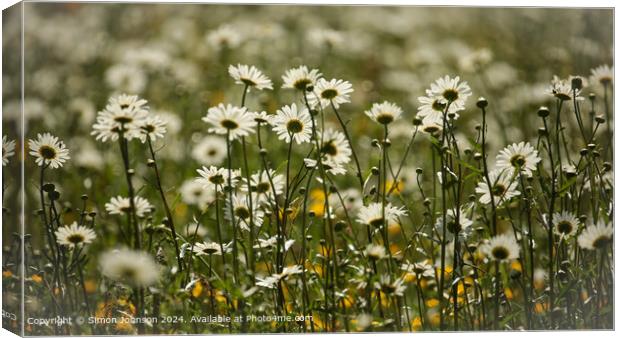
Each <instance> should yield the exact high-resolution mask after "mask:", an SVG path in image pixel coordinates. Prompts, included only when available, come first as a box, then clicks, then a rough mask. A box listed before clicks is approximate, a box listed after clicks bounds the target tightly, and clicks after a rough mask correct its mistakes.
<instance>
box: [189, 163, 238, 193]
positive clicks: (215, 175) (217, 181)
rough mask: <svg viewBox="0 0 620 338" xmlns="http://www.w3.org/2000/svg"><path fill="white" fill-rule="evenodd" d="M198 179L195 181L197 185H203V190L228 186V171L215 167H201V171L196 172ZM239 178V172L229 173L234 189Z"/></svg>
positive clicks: (232, 171)
mask: <svg viewBox="0 0 620 338" xmlns="http://www.w3.org/2000/svg"><path fill="white" fill-rule="evenodd" d="M196 171H197V172H198V174H199V175H200V177H199V178H198V179H197V181H198V182H199V183H201V184H202V185H203V187H204V188H205V189H211V188H215V187H218V186H219V187H221V186H226V185H228V169H227V168H218V167H216V166H210V167H209V168H207V167H202V169H197V170H196ZM240 178H241V171H240V170H231V171H230V180H231V184H232V186H233V187H234V186H235V185H236V184H237V182H238V180H239V179H240Z"/></svg>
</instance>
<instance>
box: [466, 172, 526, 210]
mask: <svg viewBox="0 0 620 338" xmlns="http://www.w3.org/2000/svg"><path fill="white" fill-rule="evenodd" d="M489 180H490V181H491V187H489V186H488V184H487V181H486V179H482V181H480V182H479V183H478V186H477V187H476V193H477V194H482V196H480V199H479V201H480V203H482V204H489V203H491V196H492V197H493V201H494V202H495V205H499V204H501V203H503V202H505V201H508V200H510V199H511V198H513V197H515V196H519V195H520V194H521V192H520V191H518V190H517V185H518V183H517V181H516V180H512V179H511V176H510V175H508V174H506V171H500V170H493V171H491V172H490V173H489Z"/></svg>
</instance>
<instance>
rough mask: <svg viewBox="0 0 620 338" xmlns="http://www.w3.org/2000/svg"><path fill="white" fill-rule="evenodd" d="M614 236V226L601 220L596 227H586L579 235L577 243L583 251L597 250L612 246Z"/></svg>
mask: <svg viewBox="0 0 620 338" xmlns="http://www.w3.org/2000/svg"><path fill="white" fill-rule="evenodd" d="M613 235H614V228H613V226H612V225H611V224H606V223H605V222H604V221H603V220H601V219H599V220H598V222H597V223H596V225H590V226H588V227H586V228H585V229H584V230H583V232H582V233H581V235H579V238H577V241H578V242H579V246H580V247H582V248H583V249H586V250H597V249H603V248H605V247H606V246H608V245H610V244H612V237H613Z"/></svg>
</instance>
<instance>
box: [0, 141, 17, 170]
mask: <svg viewBox="0 0 620 338" xmlns="http://www.w3.org/2000/svg"><path fill="white" fill-rule="evenodd" d="M13 155H15V140H11V141H9V139H8V138H7V137H6V135H4V136H2V166H5V165H7V164H9V157H11V156H13Z"/></svg>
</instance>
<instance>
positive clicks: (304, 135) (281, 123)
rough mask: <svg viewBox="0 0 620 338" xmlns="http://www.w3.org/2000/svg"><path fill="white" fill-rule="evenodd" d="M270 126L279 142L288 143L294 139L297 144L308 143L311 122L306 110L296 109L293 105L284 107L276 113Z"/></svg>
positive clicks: (310, 133)
mask: <svg viewBox="0 0 620 338" xmlns="http://www.w3.org/2000/svg"><path fill="white" fill-rule="evenodd" d="M271 124H272V125H273V131H275V132H276V134H278V138H279V139H280V140H285V141H286V142H287V143H290V142H291V139H294V140H295V142H297V144H301V143H304V142H308V141H310V136H311V135H312V121H311V119H310V113H308V109H306V108H302V109H297V105H296V104H294V103H293V104H291V105H290V106H284V107H282V108H281V109H279V110H278V111H277V112H276V115H275V116H274V117H273V118H272V119H271Z"/></svg>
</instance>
